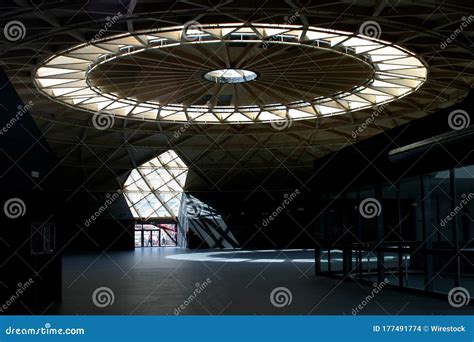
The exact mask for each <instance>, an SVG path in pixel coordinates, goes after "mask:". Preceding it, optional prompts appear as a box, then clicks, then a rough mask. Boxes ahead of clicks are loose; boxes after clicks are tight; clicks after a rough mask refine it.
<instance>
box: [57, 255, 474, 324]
mask: <svg viewBox="0 0 474 342" xmlns="http://www.w3.org/2000/svg"><path fill="white" fill-rule="evenodd" d="M208 278H209V280H210V282H209V281H208V280H207V279H208ZM101 287H106V288H108V289H102V290H103V293H106V292H107V291H108V294H107V293H106V294H105V295H104V296H96V303H98V304H99V306H102V304H101V303H105V304H107V303H110V301H111V300H110V299H111V298H112V297H113V303H112V304H111V305H106V306H104V307H98V306H97V305H95V304H94V301H93V293H94V291H95V290H96V289H98V288H101ZM281 287H284V288H286V289H284V290H282V291H280V290H276V292H277V293H278V292H279V294H280V295H276V296H275V297H274V301H273V302H274V303H275V304H276V305H277V306H279V304H280V303H282V302H283V304H285V303H286V304H287V305H284V306H283V307H277V306H275V305H273V304H272V300H271V293H272V291H274V290H275V289H276V288H281ZM197 288H199V290H197ZM102 290H99V292H100V291H102ZM372 290H373V288H372V287H371V286H370V285H361V284H357V283H352V282H341V281H340V280H337V279H329V278H325V277H318V278H316V277H315V276H314V263H313V251H311V250H285V251H229V250H225V251H224V250H221V251H219V250H212V251H210V250H205V251H204V250H200V251H197V252H193V251H188V250H185V249H180V248H140V249H137V250H135V251H128V252H111V253H108V254H83V255H69V256H65V257H64V260H63V304H62V305H61V306H60V307H59V308H58V310H57V311H56V313H58V314H70V315H74V314H124V315H129V314H136V315H148V314H158V315H173V314H186V315H188V314H198V315H209V314H213V315H218V314H226V315H230V314H250V315H253V314H257V315H259V314H301V315H306V314H316V315H323V314H338V315H351V314H352V310H353V309H354V308H355V307H356V306H357V305H359V304H361V303H362V302H363V301H365V300H366V297H367V295H369V294H370V293H371V291H372ZM198 292H199V293H198ZM290 297H291V302H290V300H289V298H290ZM359 311H360V312H359V314H381V315H384V314H467V313H471V311H472V308H469V307H465V308H462V309H454V308H452V307H450V306H449V304H448V301H447V299H443V298H431V297H427V296H423V295H418V294H411V293H410V294H409V293H404V292H399V291H397V290H396V289H391V288H387V287H385V288H384V289H383V290H381V291H380V292H379V293H378V294H377V295H376V296H375V297H374V298H373V299H372V300H369V301H368V303H367V304H366V306H364V308H363V309H362V310H359Z"/></svg>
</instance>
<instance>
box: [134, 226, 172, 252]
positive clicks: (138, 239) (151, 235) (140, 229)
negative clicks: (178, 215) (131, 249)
mask: <svg viewBox="0 0 474 342" xmlns="http://www.w3.org/2000/svg"><path fill="white" fill-rule="evenodd" d="M176 241H177V235H176V224H175V223H136V224H135V248H140V247H176Z"/></svg>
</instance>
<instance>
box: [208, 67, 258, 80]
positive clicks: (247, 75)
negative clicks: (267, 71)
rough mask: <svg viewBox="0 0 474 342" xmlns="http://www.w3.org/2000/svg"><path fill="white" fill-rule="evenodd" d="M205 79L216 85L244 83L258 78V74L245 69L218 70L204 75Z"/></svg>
mask: <svg viewBox="0 0 474 342" xmlns="http://www.w3.org/2000/svg"><path fill="white" fill-rule="evenodd" d="M204 78H205V79H206V80H208V81H211V82H214V83H244V82H250V81H253V80H254V79H256V78H257V74H256V73H254V72H253V71H250V70H245V69H217V70H211V71H209V72H206V73H205V74H204Z"/></svg>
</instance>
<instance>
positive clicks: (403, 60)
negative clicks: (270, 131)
mask: <svg viewBox="0 0 474 342" xmlns="http://www.w3.org/2000/svg"><path fill="white" fill-rule="evenodd" d="M185 30H186V27H184V26H175V27H170V28H163V29H158V30H154V31H146V32H138V33H134V34H123V35H119V36H115V37H111V38H106V39H103V40H100V41H97V42H94V44H93V45H87V44H82V45H79V46H76V47H74V48H72V49H69V50H67V51H64V52H62V53H60V54H58V55H56V56H53V57H51V58H50V59H48V60H47V61H46V62H45V63H44V64H43V65H41V66H40V67H38V68H37V69H36V71H35V73H34V75H35V84H36V86H37V87H38V88H39V89H40V91H41V92H43V93H44V94H46V95H47V96H49V97H50V98H52V99H54V100H55V101H58V102H61V103H64V104H66V105H68V106H72V107H75V108H80V109H82V110H86V111H89V112H97V111H100V110H106V111H107V112H111V113H113V114H114V115H116V116H118V117H127V118H130V119H137V120H146V121H169V122H189V121H197V122H202V123H211V124H212V123H231V124H234V123H238V124H242V123H255V122H272V121H284V120H285V121H286V120H289V119H290V120H304V119H314V118H317V117H322V116H332V115H341V114H346V113H350V112H355V111H358V110H362V109H367V108H371V107H376V106H379V105H381V104H386V103H389V102H392V101H395V100H397V99H400V98H402V97H404V96H407V95H409V94H411V93H413V92H415V91H416V90H417V89H418V88H419V87H420V86H421V85H422V84H423V83H424V82H425V81H426V80H427V77H428V75H427V73H428V71H427V68H426V66H425V63H424V62H423V60H422V59H421V58H420V57H418V56H416V55H415V54H414V53H413V52H411V51H408V50H406V49H404V48H402V47H400V46H397V45H395V44H392V43H390V42H386V41H383V40H380V39H375V38H371V37H366V36H363V35H361V34H356V33H350V32H344V31H336V30H330V29H322V28H316V27H304V26H302V25H277V24H260V23H253V24H241V23H233V24H206V25H202V26H201V27H200V28H199V30H194V31H196V32H193V38H194V39H195V40H192V41H188V40H186V39H183V35H184V34H185V32H184V31H185ZM199 32H200V33H199ZM244 35H245V37H246V38H247V39H243V36H244ZM137 37H139V38H140V39H137ZM249 37H250V38H254V39H248V38H249ZM144 42H146V43H144ZM213 42H214V43H215V42H224V43H232V42H245V43H259V44H261V43H265V44H290V45H301V46H305V47H308V46H309V47H313V48H317V49H327V50H331V51H334V52H337V53H340V54H343V55H347V56H351V57H353V58H356V59H359V60H360V61H362V62H363V63H369V64H370V65H371V67H372V68H373V77H372V79H370V80H369V81H368V82H366V83H364V84H361V85H356V86H354V88H353V89H351V91H349V92H339V93H336V94H333V95H331V96H327V97H326V96H325V97H319V98H315V99H301V100H299V101H293V102H291V103H271V104H265V105H262V106H258V105H254V106H238V107H235V106H217V105H215V106H204V105H191V106H183V105H180V104H174V103H163V104H160V103H157V102H139V101H138V100H137V99H134V98H119V97H118V96H117V95H115V94H113V93H103V92H101V90H100V89H99V88H97V87H95V86H93V85H92V84H91V83H90V81H89V79H88V74H89V73H90V72H91V71H92V70H94V68H96V67H97V66H99V65H101V64H104V63H107V62H109V61H112V60H114V59H116V58H121V57H123V56H127V55H132V54H135V53H140V52H141V51H145V50H148V49H164V48H166V47H170V46H178V45H185V44H186V45H188V44H206V43H213ZM257 72H258V70H257ZM63 80H67V82H66V81H65V82H63ZM282 113H283V114H282ZM177 117H179V119H177Z"/></svg>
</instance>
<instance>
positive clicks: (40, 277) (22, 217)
mask: <svg viewBox="0 0 474 342" xmlns="http://www.w3.org/2000/svg"><path fill="white" fill-rule="evenodd" d="M0 85H1V90H0V154H1V158H0V269H1V271H0V289H1V291H0V314H15V313H25V305H27V306H28V308H29V310H31V311H33V312H34V311H35V310H36V309H38V312H41V311H42V307H45V306H48V305H50V304H51V303H54V302H58V301H60V300H61V251H60V250H59V249H57V248H55V249H54V250H51V249H49V248H47V249H44V250H41V251H40V250H39V248H40V247H45V245H46V242H45V241H44V239H43V238H42V236H43V235H42V229H43V228H41V227H44V226H45V225H46V224H55V223H56V216H55V208H56V206H57V204H58V202H57V197H56V196H54V194H53V193H52V192H51V191H50V189H49V188H48V187H47V186H45V184H44V183H43V180H44V179H45V178H47V177H48V175H49V173H50V172H51V170H52V169H53V168H54V162H55V156H54V155H53V153H51V151H50V149H49V147H48V144H47V143H46V141H45V140H44V139H43V138H42V137H41V134H40V131H39V129H38V127H37V126H36V124H35V123H34V121H33V119H32V118H31V116H30V114H29V108H31V107H32V106H34V105H35V104H34V102H32V103H29V104H24V103H22V102H21V100H20V99H19V97H18V96H17V94H16V92H15V90H14V89H13V86H12V85H11V84H10V82H9V80H8V79H7V77H6V76H5V74H4V73H3V72H0ZM36 229H38V230H36ZM35 232H36V233H35ZM33 247H35V248H33Z"/></svg>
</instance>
